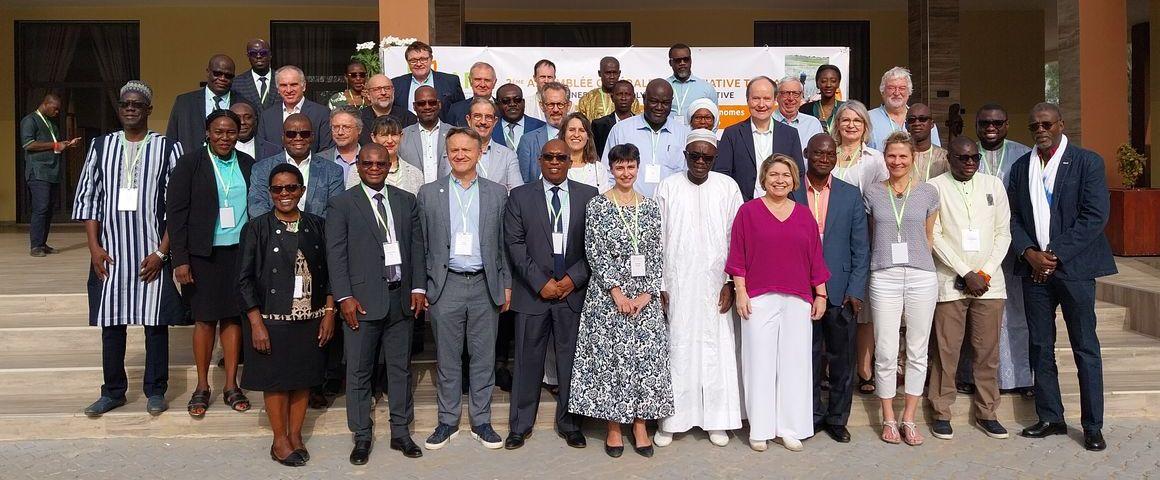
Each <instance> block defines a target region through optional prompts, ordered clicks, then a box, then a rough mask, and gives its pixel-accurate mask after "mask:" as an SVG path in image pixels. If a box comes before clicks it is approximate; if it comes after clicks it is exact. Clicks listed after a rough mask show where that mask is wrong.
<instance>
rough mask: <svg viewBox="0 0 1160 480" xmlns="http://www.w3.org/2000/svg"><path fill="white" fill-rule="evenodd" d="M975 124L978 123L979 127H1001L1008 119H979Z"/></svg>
mask: <svg viewBox="0 0 1160 480" xmlns="http://www.w3.org/2000/svg"><path fill="white" fill-rule="evenodd" d="M975 124H976V125H978V126H979V128H987V127H995V128H1000V127H1002V126H1003V125H1006V124H1007V121H1006V120H979V121H977V122H975Z"/></svg>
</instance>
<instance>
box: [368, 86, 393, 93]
mask: <svg viewBox="0 0 1160 480" xmlns="http://www.w3.org/2000/svg"><path fill="white" fill-rule="evenodd" d="M390 88H391V87H371V88H368V89H367V90H370V91H372V92H385V91H387V90H389V89H390Z"/></svg>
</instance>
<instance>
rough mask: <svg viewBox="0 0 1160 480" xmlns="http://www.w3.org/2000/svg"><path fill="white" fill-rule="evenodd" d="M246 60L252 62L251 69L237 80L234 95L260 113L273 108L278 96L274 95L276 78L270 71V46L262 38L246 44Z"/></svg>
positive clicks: (234, 85) (233, 89)
mask: <svg viewBox="0 0 1160 480" xmlns="http://www.w3.org/2000/svg"><path fill="white" fill-rule="evenodd" d="M246 59H248V60H249V61H250V69H249V70H246V71H244V72H242V75H241V77H240V78H236V79H235V81H234V84H233V88H232V91H233V93H234V94H235V95H237V96H238V98H239V99H240V100H244V101H246V102H248V103H249V104H250V105H253V106H254V109H255V110H257V111H259V112H260V111H263V110H265V109H267V108H270V107H273V106H274V104H276V103H278V96H277V95H272V93H273V92H274V78H273V76H272V75H271V73H272V72H271V70H270V65H271V64H272V62H271V59H270V44H269V43H266V41H265V40H262V39H260V38H255V39H251V40H250V41H248V42H246Z"/></svg>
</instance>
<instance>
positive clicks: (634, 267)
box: [628, 255, 644, 277]
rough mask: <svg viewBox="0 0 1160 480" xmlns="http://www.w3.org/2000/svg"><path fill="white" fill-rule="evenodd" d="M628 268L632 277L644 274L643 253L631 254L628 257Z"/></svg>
mask: <svg viewBox="0 0 1160 480" xmlns="http://www.w3.org/2000/svg"><path fill="white" fill-rule="evenodd" d="M628 269H629V270H631V273H632V276H633V277H643V276H644V255H631V256H629V257H628Z"/></svg>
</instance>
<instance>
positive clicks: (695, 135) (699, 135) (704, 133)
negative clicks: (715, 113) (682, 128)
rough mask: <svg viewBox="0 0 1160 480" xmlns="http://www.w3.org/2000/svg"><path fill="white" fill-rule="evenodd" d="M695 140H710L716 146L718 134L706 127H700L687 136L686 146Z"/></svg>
mask: <svg viewBox="0 0 1160 480" xmlns="http://www.w3.org/2000/svg"><path fill="white" fill-rule="evenodd" d="M702 108H704V107H702ZM693 142H709V144H710V145H712V146H714V147H716V146H717V134H716V133H713V132H712V131H709V130H706V129H704V128H698V129H696V130H693V131H691V132H689V135H688V136H686V137H685V148H689V145H690V144H692V143H693Z"/></svg>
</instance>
